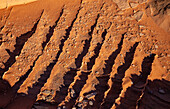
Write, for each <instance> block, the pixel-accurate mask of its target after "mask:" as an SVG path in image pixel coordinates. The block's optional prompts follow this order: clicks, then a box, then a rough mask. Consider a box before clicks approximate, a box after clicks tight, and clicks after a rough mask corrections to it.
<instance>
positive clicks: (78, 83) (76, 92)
mask: <svg viewBox="0 0 170 109" xmlns="http://www.w3.org/2000/svg"><path fill="white" fill-rule="evenodd" d="M106 34H107V31H106V29H105V30H104V32H103V33H102V35H101V37H102V38H103V39H102V42H101V43H97V46H96V47H95V49H94V51H95V55H94V56H92V57H91V58H90V62H88V63H87V67H88V68H87V70H88V71H80V73H81V74H80V75H79V76H78V77H79V78H80V79H77V80H76V81H75V83H74V85H73V86H72V88H69V90H68V94H71V95H68V96H70V97H71V99H69V102H67V101H65V102H64V103H65V105H66V107H68V108H71V107H72V106H73V105H74V104H75V102H76V99H77V97H78V96H79V93H80V91H81V89H82V88H83V86H84V84H85V83H86V80H87V79H88V75H89V74H90V73H91V71H90V70H91V69H92V66H93V65H94V63H95V59H96V58H97V57H98V55H99V52H100V49H101V46H102V45H103V42H104V40H105V36H106ZM89 64H90V65H89ZM81 66H82V65H81ZM77 74H78V72H77ZM73 92H74V93H73Z"/></svg>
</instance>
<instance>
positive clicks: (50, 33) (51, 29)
mask: <svg viewBox="0 0 170 109" xmlns="http://www.w3.org/2000/svg"><path fill="white" fill-rule="evenodd" d="M63 10H64V9H62V11H61V12H60V17H59V18H58V19H57V21H56V22H55V25H53V26H52V27H50V30H49V33H48V34H47V35H46V37H47V39H46V41H45V42H43V44H42V46H43V49H42V51H43V50H44V48H45V46H46V44H47V43H48V42H49V40H50V38H51V36H52V35H53V33H54V28H55V27H56V26H57V23H58V21H59V20H60V18H61V16H62V14H63ZM40 56H41V55H38V56H37V58H36V60H35V61H34V62H33V65H32V66H31V67H30V69H29V70H28V71H27V73H26V74H25V75H24V76H22V78H21V79H20V80H19V81H18V82H17V84H16V85H14V86H15V87H16V88H15V89H19V87H20V85H21V84H22V83H23V81H24V80H25V79H26V78H27V77H28V75H29V74H30V73H31V71H32V70H33V67H34V66H35V63H36V61H37V60H38V59H39V57H40ZM49 69H52V68H51V66H48V67H47V70H49Z"/></svg>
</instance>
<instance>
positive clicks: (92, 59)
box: [87, 29, 107, 70]
mask: <svg viewBox="0 0 170 109" xmlns="http://www.w3.org/2000/svg"><path fill="white" fill-rule="evenodd" d="M106 34H107V30H106V29H105V30H104V32H103V33H102V38H103V39H102V43H97V46H96V48H95V49H94V53H95V55H94V56H93V57H91V58H90V62H88V63H87V70H91V69H92V67H93V65H94V64H95V60H96V58H97V57H98V56H99V52H100V49H101V47H102V45H103V42H104V40H105V36H106Z"/></svg>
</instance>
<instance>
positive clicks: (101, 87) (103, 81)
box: [94, 34, 124, 108]
mask: <svg viewBox="0 0 170 109" xmlns="http://www.w3.org/2000/svg"><path fill="white" fill-rule="evenodd" d="M123 39H124V34H122V38H121V41H120V42H119V44H118V48H117V50H115V51H114V52H112V54H111V55H110V56H109V58H108V60H106V61H105V62H106V64H105V66H106V68H105V69H104V74H103V75H101V76H98V77H97V80H98V81H99V84H98V85H96V86H95V88H96V92H97V94H96V96H95V100H96V101H94V107H97V108H99V107H100V103H101V102H102V100H103V98H104V92H105V91H106V90H108V89H109V86H108V84H107V82H108V80H109V74H110V73H111V70H112V66H113V65H114V61H115V59H116V57H117V55H118V54H119V53H120V51H121V49H122V45H123Z"/></svg>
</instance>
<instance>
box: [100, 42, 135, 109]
mask: <svg viewBox="0 0 170 109" xmlns="http://www.w3.org/2000/svg"><path fill="white" fill-rule="evenodd" d="M137 46H138V42H136V43H135V44H134V45H133V46H132V47H131V49H130V50H129V52H127V53H126V56H125V58H124V60H125V63H124V64H123V65H121V66H119V67H118V69H117V73H116V74H115V75H114V76H115V77H114V78H111V80H112V83H113V84H112V86H111V88H110V90H109V92H108V94H107V96H106V98H105V99H104V100H103V103H102V104H101V107H100V108H101V109H104V108H108V109H110V108H111V107H112V105H113V103H114V102H115V100H116V98H118V97H119V94H120V92H121V90H122V82H123V78H124V76H125V72H126V70H127V69H128V68H129V67H130V66H131V63H132V61H133V58H134V54H135V50H136V47H137Z"/></svg>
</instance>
